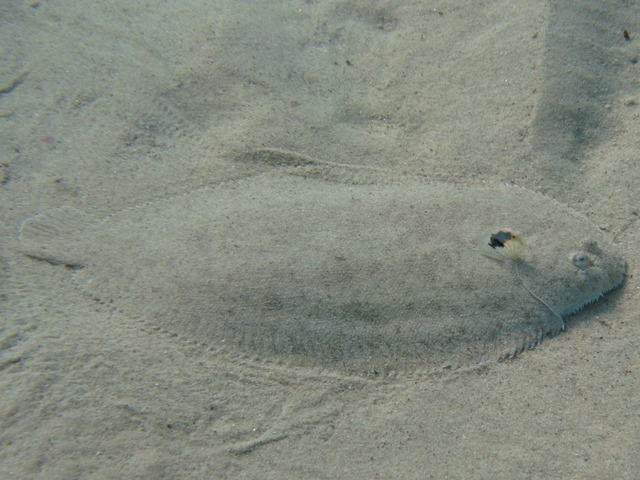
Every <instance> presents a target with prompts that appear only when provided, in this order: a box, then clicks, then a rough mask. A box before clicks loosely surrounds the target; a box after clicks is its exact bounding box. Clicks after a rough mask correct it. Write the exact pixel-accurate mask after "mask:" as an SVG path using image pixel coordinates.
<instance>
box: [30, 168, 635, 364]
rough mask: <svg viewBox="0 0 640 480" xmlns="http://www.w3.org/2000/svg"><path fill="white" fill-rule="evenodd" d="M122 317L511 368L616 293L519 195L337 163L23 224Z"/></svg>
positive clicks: (559, 223) (564, 217) (273, 345)
mask: <svg viewBox="0 0 640 480" xmlns="http://www.w3.org/2000/svg"><path fill="white" fill-rule="evenodd" d="M20 242H21V247H22V249H23V251H24V253H26V254H27V255H29V256H30V257H32V258H35V259H41V260H45V261H48V262H51V263H54V264H60V265H67V266H72V267H74V268H73V269H72V272H73V276H74V277H75V281H76V282H77V284H78V285H79V287H80V288H81V289H82V290H83V291H84V292H86V293H88V294H89V295H91V296H92V297H94V298H96V299H98V300H100V301H102V302H104V303H105V304H109V305H113V306H114V307H115V308H118V309H119V310H120V311H122V312H124V313H125V314H127V315H129V316H131V317H135V318H140V319H143V320H145V321H146V322H148V323H150V324H152V325H154V326H158V327H161V328H164V329H166V330H168V331H171V332H173V333H176V334H179V335H181V336H183V337H185V338H187V339H189V340H193V341H199V342H201V343H204V344H207V345H209V346H212V347H215V348H220V347H222V346H226V345H228V346H229V347H231V348H232V349H233V350H238V351H244V352H253V353H255V354H258V356H260V357H261V358H267V359H269V358H285V359H287V360H289V361H293V362H294V363H295V362H299V363H302V364H305V365H316V366H321V367H329V368H336V369H339V370H348V371H360V372H381V371H388V370H398V369H403V368H407V367H416V366H420V365H422V366H425V367H433V366H441V365H445V364H446V365H463V364H469V363H473V362H481V361H486V360H491V359H499V358H504V357H508V356H513V355H515V354H517V353H519V352H520V351H522V350H525V349H528V348H531V347H533V346H535V345H537V344H538V343H539V342H540V341H541V340H542V338H543V337H545V336H547V335H550V334H555V333H557V332H558V331H559V330H561V329H563V328H564V322H563V319H562V318H563V317H565V316H566V315H569V314H571V313H572V312H575V311H576V310H578V309H580V308H581V307H583V306H584V305H586V304H588V303H589V302H592V301H594V300H596V299H598V298H599V297H600V296H601V295H603V294H604V293H605V292H607V291H608V290H611V289H612V288H614V287H616V286H618V285H619V284H620V283H621V282H622V280H623V278H624V274H625V270H626V263H625V260H624V258H623V257H622V255H621V254H620V253H619V252H618V250H617V249H616V248H615V246H614V245H613V243H612V241H611V240H610V239H609V238H608V237H607V236H606V235H605V234H603V232H602V231H601V230H600V229H598V228H597V227H595V226H594V225H593V224H591V223H590V222H589V221H588V220H587V219H586V218H585V217H584V216H583V215H581V214H579V213H577V212H575V211H573V210H571V209H569V208H568V207H566V206H563V205H561V204H559V203H558V202H556V201H554V200H552V199H550V198H548V197H544V196H542V195H539V194H536V193H534V192H531V191H529V190H525V189H523V188H519V187H514V186H506V185H489V184H475V183H474V184H462V183H461V184H457V183H448V182H433V181H429V180H428V179H425V178H422V177H420V176H414V175H399V174H391V173H389V172H383V171H377V170H371V169H366V168H360V169H356V168H351V167H346V166H337V165H312V164H307V165H301V166H298V167H296V168H276V169H274V171H272V172H270V173H267V174H263V175H260V176H256V177H252V178H247V179H244V180H238V181H234V182H228V183H225V184H219V185H215V186H210V187H205V188H202V189H198V190H195V191H192V192H190V193H188V194H185V195H182V196H177V197H172V198H168V199H163V200H159V201H155V202H152V203H149V204H145V205H141V206H136V207H133V208H130V209H127V210H124V211H120V212H117V213H114V214H112V215H110V216H108V217H106V218H104V219H102V220H100V221H96V220H94V219H92V218H91V217H90V216H88V215H86V214H84V213H83V212H81V211H79V210H77V209H75V208H73V207H62V208H58V209H55V210H51V211H48V212H45V213H43V214H40V215H37V216H35V217H33V218H30V219H27V220H25V221H24V222H23V224H22V226H21V230H20Z"/></svg>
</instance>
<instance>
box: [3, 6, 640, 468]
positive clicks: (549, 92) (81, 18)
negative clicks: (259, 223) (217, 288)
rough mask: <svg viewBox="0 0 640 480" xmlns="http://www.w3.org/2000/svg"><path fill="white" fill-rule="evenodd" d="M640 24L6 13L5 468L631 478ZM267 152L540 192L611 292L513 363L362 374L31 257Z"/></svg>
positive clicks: (242, 11)
mask: <svg viewBox="0 0 640 480" xmlns="http://www.w3.org/2000/svg"><path fill="white" fill-rule="evenodd" d="M639 19H640V7H638V6H634V5H632V4H628V3H627V2H622V1H613V2H587V1H577V2H558V1H549V2H534V1H529V2H519V3H518V4H517V5H515V4H514V2H507V1H480V2H472V3H470V2H465V1H452V2H438V1H434V2H422V1H420V2H418V1H409V2H390V1H387V2H385V1H376V2H370V1H364V0H362V1H358V0H341V1H337V0H336V1H322V0H319V1H302V0H297V1H282V2H267V1H257V0H251V1H250V0H247V1H233V2H232V1H220V2H160V3H158V4H156V5H154V6H153V7H150V6H149V4H148V2H138V1H133V2H127V4H126V6H123V4H122V2H117V1H105V2H70V1H65V2H50V1H35V2H18V1H5V2H2V4H0V20H1V22H2V30H0V35H1V39H0V48H1V52H2V55H1V57H0V58H1V60H2V62H1V64H0V65H1V69H0V132H1V135H2V141H1V142H0V157H1V162H0V180H1V181H2V187H0V211H1V215H2V223H1V226H0V232H1V235H2V237H1V238H2V242H1V243H0V254H1V258H2V265H1V266H2V270H1V273H2V295H3V297H2V304H1V309H2V310H1V311H2V320H1V321H2V323H1V325H0V326H1V330H0V392H1V394H0V397H1V402H0V422H1V423H0V477H2V478H7V479H8V478H145V479H148V478H274V479H275V478H594V479H595V478H597V479H602V478H636V477H637V475H638V473H637V472H638V471H640V460H639V459H640V396H638V392H639V391H640V353H639V352H640V351H639V349H638V345H639V343H640V322H639V321H638V320H639V314H638V311H640V304H639V302H638V295H637V292H638V284H637V281H636V279H635V278H634V268H635V265H638V264H640V243H639V242H640V230H639V229H638V216H639V215H640V189H638V188H637V185H638V183H640V168H639V167H638V164H639V163H638V161H639V153H638V152H640V148H639V147H640V145H639V144H640V140H639V139H640V120H639V119H638V115H639V113H640V107H639V106H638V105H639V103H640V83H639V81H638V78H640V77H639V75H638V68H639V67H638V64H637V60H638V56H639V55H640V47H639V45H640V44H639V43H638V40H637V39H638V38H640V20H639ZM625 30H626V31H627V32H628V37H629V38H625V35H624V31H625ZM574 107H575V108H574ZM266 147H268V148H279V149H282V150H287V151H295V152H298V153H300V154H302V155H308V156H310V157H312V158H317V159H319V160H322V161H327V162H336V163H343V164H350V165H367V166H374V167H384V168H387V169H391V170H398V171H416V172H420V173H422V174H428V175H432V176H433V177H434V178H437V179H440V180H447V179H461V178H462V179H465V178H467V179H473V180H475V181H487V182H494V183H497V182H507V183H515V184H518V185H521V186H524V187H527V188H529V189H532V190H536V191H541V192H543V193H545V194H547V195H550V196H552V197H555V198H556V199H558V200H559V201H561V202H563V203H565V204H567V205H569V206H571V207H572V208H574V209H575V210H578V211H579V212H582V213H584V214H586V215H587V216H588V217H589V218H590V219H591V220H593V221H594V222H595V223H596V224H597V225H599V226H600V228H602V229H604V230H606V231H608V232H609V233H610V234H611V235H612V236H613V237H614V238H615V240H616V243H617V244H618V245H619V247H620V248H621V249H622V251H624V252H625V255H626V257H627V259H628V262H629V274H628V277H627V280H626V282H625V284H624V286H623V287H622V288H620V289H617V290H616V291H614V292H612V293H610V294H609V295H607V296H606V297H605V298H604V299H602V300H601V301H599V302H598V303H596V304H594V305H592V306H590V307H589V308H586V309H584V310H583V311H581V312H580V313H578V314H577V315H574V316H571V317H569V318H567V326H568V328H567V331H566V332H564V333H561V334H560V335H558V336H556V337H554V338H551V339H548V340H546V341H544V342H543V343H542V344H541V345H540V346H539V347H538V348H536V349H535V350H533V351H530V352H526V353H524V354H523V355H521V356H519V357H517V358H515V359H513V360H510V361H505V362H502V363H495V364H490V365H483V366H478V367H468V368H461V369H456V370H451V369H443V370H442V371H439V372H429V373H421V372H411V373H406V372H405V373H402V374H398V375H394V376H391V377H386V378H370V377H367V376H349V375H345V374H342V373H339V372H335V371H332V370H307V369H302V368H294V367H291V366H290V365H287V364H280V363H278V362H277V361H275V360H273V359H261V358H253V357H252V356H247V357H237V356H235V355H232V354H230V353H227V352H225V351H211V350H210V349H206V348H203V347H202V346H201V345H198V344H196V343H194V342H193V341H189V340H193V339H185V338H181V337H176V336H174V335H172V334H171V332H163V331H158V330H157V329H154V328H152V326H149V325H147V324H146V323H144V322H142V321H138V320H135V319H132V318H129V317H127V316H126V315H125V314H123V313H121V312H119V311H118V310H114V309H112V308H110V307H109V306H108V305H102V304H99V303H97V302H96V301H95V300H93V299H92V298H90V297H87V296H84V295H82V294H80V293H79V292H78V290H77V289H76V288H75V286H74V285H73V282H72V281H71V279H70V276H69V271H68V269H66V268H65V267H63V266H60V265H51V264H48V263H45V262H41V261H37V260H35V259H32V258H28V257H26V256H24V255H22V254H21V253H20V250H19V248H18V243H17V232H18V229H19V226H20V223H21V222H22V220H24V219H25V218H28V217H31V216H33V215H35V214H37V213H39V212H42V211H45V210H48V209H51V208H55V207H59V206H62V205H72V206H74V207H76V208H79V209H81V210H83V211H86V212H88V213H90V214H93V215H96V216H98V217H99V216H105V215H108V214H109V213H111V212H114V211H118V210H121V209H124V208H127V207H130V206H133V205H136V204H140V203H144V202H150V201H153V200H156V199H159V198H165V197H167V196H170V195H178V194H181V193H184V192H188V191H191V190H193V189H195V188H198V187H200V186H203V185H207V184H210V183H214V182H220V181H225V180H233V179H236V178H240V177H242V176H243V175H246V171H245V168H246V165H245V164H242V163H238V162H236V161H234V158H235V156H234V155H236V153H237V152H246V151H251V150H254V149H260V148H266Z"/></svg>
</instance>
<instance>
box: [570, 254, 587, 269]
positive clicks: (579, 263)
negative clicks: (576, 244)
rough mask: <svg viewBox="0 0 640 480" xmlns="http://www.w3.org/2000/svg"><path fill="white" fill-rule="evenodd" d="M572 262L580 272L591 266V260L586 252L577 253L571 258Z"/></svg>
mask: <svg viewBox="0 0 640 480" xmlns="http://www.w3.org/2000/svg"><path fill="white" fill-rule="evenodd" d="M571 262H572V263H573V264H574V265H575V266H576V267H578V268H579V269H580V270H584V269H586V268H589V267H590V266H591V258H590V257H589V255H588V254H586V253H585V252H576V253H574V254H573V255H572V256H571Z"/></svg>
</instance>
